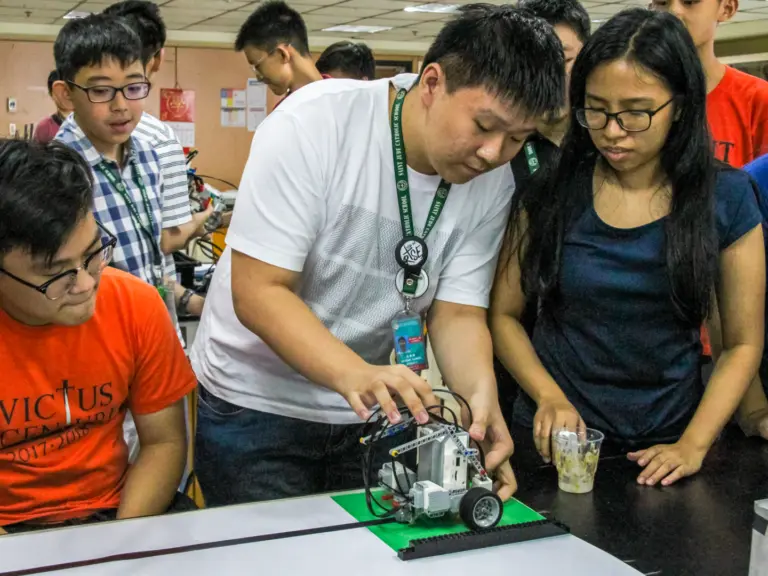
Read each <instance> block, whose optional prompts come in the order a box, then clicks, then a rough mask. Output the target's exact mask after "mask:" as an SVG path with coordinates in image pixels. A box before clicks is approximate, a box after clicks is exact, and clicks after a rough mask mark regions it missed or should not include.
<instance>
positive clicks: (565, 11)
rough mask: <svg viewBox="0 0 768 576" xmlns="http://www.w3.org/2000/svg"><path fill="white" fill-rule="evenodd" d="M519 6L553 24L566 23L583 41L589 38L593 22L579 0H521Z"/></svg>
mask: <svg viewBox="0 0 768 576" xmlns="http://www.w3.org/2000/svg"><path fill="white" fill-rule="evenodd" d="M517 7H518V8H522V9H523V10H527V11H528V12H530V13H531V14H533V15H534V16H538V17H539V18H543V19H544V20H546V21H547V22H549V23H550V24H551V25H552V26H556V25H557V24H565V25H566V26H568V27H569V28H571V29H573V31H574V32H575V33H576V36H578V37H579V40H581V42H582V43H586V41H587V40H589V36H590V30H591V28H592V22H591V20H590V19H589V13H588V12H587V10H586V8H584V6H583V5H582V3H581V2H579V0H519V1H518V3H517Z"/></svg>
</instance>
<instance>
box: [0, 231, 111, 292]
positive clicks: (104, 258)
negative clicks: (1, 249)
mask: <svg viewBox="0 0 768 576" xmlns="http://www.w3.org/2000/svg"><path fill="white" fill-rule="evenodd" d="M99 228H101V230H102V231H104V232H105V233H106V237H104V236H102V238H101V248H99V249H98V250H96V251H94V252H92V253H91V254H89V255H88V256H86V258H85V260H84V261H83V265H82V266H78V267H77V268H72V269H71V270H67V271H66V272H62V273H61V274H57V275H56V276H54V277H53V278H51V279H50V280H48V281H47V282H44V283H43V284H40V285H39V286H38V285H36V284H32V283H31V282H27V281H26V280H24V279H23V278H19V277H18V276H16V275H14V274H11V273H10V272H8V271H7V270H5V269H4V268H0V273H2V274H5V275H6V276H8V278H12V279H13V280H16V282H19V283H20V284H24V286H27V287H29V288H32V289H34V290H37V291H38V292H40V293H41V294H43V295H44V296H45V297H46V298H47V299H48V300H51V301H55V300H58V299H59V298H61V297H63V296H66V295H67V294H68V293H69V291H70V290H72V288H73V287H74V286H75V284H76V283H77V275H78V274H79V273H80V270H85V271H86V272H88V274H90V275H91V276H92V277H93V278H98V277H99V275H100V274H101V273H102V272H103V271H104V268H106V267H107V266H108V265H109V263H110V262H111V261H112V254H113V253H114V250H115V246H116V245H117V237H116V236H115V235H114V234H112V233H111V232H110V231H109V230H107V229H106V228H104V227H103V226H101V225H100V224H99Z"/></svg>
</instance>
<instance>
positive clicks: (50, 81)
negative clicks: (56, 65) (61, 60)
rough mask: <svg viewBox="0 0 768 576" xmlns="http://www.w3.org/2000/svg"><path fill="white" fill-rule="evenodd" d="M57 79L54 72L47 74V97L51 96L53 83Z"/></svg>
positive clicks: (56, 73)
mask: <svg viewBox="0 0 768 576" xmlns="http://www.w3.org/2000/svg"><path fill="white" fill-rule="evenodd" d="M58 79H59V73H58V72H56V70H51V73H50V74H48V96H51V95H52V94H53V83H54V82H56V81H57V80H58Z"/></svg>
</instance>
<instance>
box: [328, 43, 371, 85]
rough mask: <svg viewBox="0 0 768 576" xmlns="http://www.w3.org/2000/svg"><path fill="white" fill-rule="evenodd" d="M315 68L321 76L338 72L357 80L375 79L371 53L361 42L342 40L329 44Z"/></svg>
mask: <svg viewBox="0 0 768 576" xmlns="http://www.w3.org/2000/svg"><path fill="white" fill-rule="evenodd" d="M315 67H316V68H317V71H318V72H320V73H321V74H329V73H331V72H333V71H334V70H338V71H339V72H341V73H343V74H344V75H345V76H348V77H350V78H356V79H358V80H362V79H363V78H367V79H368V80H373V79H374V78H375V77H376V60H375V59H374V57H373V52H372V51H371V49H370V48H369V47H368V46H367V45H366V44H363V43H362V42H359V43H355V42H349V41H348V40H344V41H341V42H336V43H335V44H331V45H330V46H328V48H326V49H325V50H323V53H322V54H320V58H318V59H317V62H315Z"/></svg>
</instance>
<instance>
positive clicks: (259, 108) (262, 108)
mask: <svg viewBox="0 0 768 576" xmlns="http://www.w3.org/2000/svg"><path fill="white" fill-rule="evenodd" d="M246 100H247V105H248V132H255V131H256V127H257V126H258V125H259V124H261V123H262V122H263V121H264V118H266V117H267V85H266V84H264V83H263V82H259V81H258V80H256V79H255V78H249V79H248V89H247V95H246Z"/></svg>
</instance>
